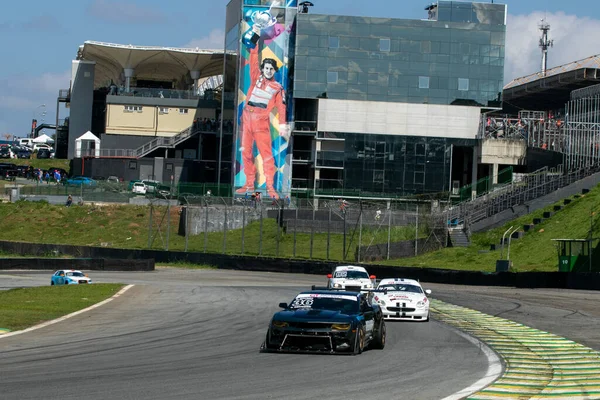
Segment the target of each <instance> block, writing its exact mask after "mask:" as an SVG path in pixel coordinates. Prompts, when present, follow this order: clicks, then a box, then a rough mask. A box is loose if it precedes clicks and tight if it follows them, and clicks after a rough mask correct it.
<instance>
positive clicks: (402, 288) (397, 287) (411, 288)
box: [379, 283, 423, 293]
mask: <svg viewBox="0 0 600 400" xmlns="http://www.w3.org/2000/svg"><path fill="white" fill-rule="evenodd" d="M379 290H387V291H399V292H409V293H423V290H421V288H420V287H418V286H415V285H407V284H404V283H398V284H394V285H383V286H380V287H379Z"/></svg>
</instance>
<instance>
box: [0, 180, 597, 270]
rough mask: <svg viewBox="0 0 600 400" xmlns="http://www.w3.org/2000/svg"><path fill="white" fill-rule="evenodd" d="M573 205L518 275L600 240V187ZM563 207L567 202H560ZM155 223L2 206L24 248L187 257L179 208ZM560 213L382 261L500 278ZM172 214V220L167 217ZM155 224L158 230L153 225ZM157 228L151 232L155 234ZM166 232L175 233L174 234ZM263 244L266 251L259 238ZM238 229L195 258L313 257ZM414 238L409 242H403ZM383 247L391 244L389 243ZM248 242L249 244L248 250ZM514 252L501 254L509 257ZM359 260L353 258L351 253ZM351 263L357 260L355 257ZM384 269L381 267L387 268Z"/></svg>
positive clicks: (268, 228)
mask: <svg viewBox="0 0 600 400" xmlns="http://www.w3.org/2000/svg"><path fill="white" fill-rule="evenodd" d="M571 199H572V202H571V203H570V204H568V205H566V206H564V208H563V209H562V210H561V211H558V212H556V213H555V214H554V215H553V216H552V217H551V218H550V219H547V220H545V221H543V222H542V223H541V224H539V225H536V226H535V228H534V229H533V230H531V231H530V232H528V233H526V234H525V235H524V237H523V238H521V239H518V240H514V239H513V240H512V242H511V247H510V259H511V260H512V261H513V266H514V270H515V271H556V270H557V269H558V253H557V248H556V244H555V242H553V241H552V239H557V238H561V239H565V238H568V239H583V238H586V237H587V236H588V233H589V230H590V225H592V231H593V236H594V237H596V236H598V233H599V230H600V222H599V221H598V211H599V210H600V187H596V188H594V189H592V190H591V191H590V192H589V193H587V194H586V195H579V196H574V197H571ZM558 204H560V205H562V204H563V202H560V203H558ZM152 210H153V213H152V218H150V207H148V206H136V205H105V206H98V205H85V206H73V207H69V208H67V207H64V206H60V205H51V204H48V203H46V202H27V201H20V202H17V203H14V204H13V203H6V202H3V203H0V220H1V221H2V229H1V230H0V240H11V241H25V242H36V243H54V244H74V245H87V246H105V247H115V248H135V249H143V248H148V247H150V248H153V249H167V248H168V249H169V250H177V251H183V250H184V249H185V248H186V240H185V237H183V236H180V235H178V234H177V232H178V227H179V218H180V215H179V208H178V207H171V208H170V209H168V210H167V208H166V207H154V208H153V209H152ZM552 210H553V206H549V207H547V208H546V209H543V210H538V211H536V212H534V213H532V214H530V215H528V216H525V217H522V218H519V219H517V220H514V221H511V222H510V223H508V224H506V225H505V226H503V227H500V228H496V229H493V230H490V231H488V232H485V233H479V234H475V235H473V237H472V238H471V241H472V245H471V246H470V247H468V248H446V249H442V250H440V251H436V252H433V253H428V254H425V255H422V256H419V257H414V258H403V259H396V260H390V261H387V262H383V263H384V264H388V265H398V266H415V267H429V268H444V269H454V270H481V271H489V272H492V271H495V265H496V260H497V259H500V258H501V257H500V256H501V250H500V246H498V250H495V251H490V246H491V245H492V244H498V245H499V244H500V240H501V237H502V234H503V233H504V232H505V231H506V230H507V229H508V228H509V227H510V226H514V227H517V226H521V227H522V226H523V225H525V224H530V223H531V222H532V221H533V219H534V218H539V217H542V215H543V213H544V211H552ZM167 211H168V213H167ZM150 224H151V225H150ZM150 226H151V228H150ZM167 227H170V230H169V231H168V232H167ZM261 229H262V233H263V238H264V239H263V241H262V244H261V241H260V240H259V238H260V232H261ZM243 234H244V240H243V241H242V231H241V229H238V230H231V231H228V232H227V235H223V232H213V233H210V234H209V235H207V236H206V237H205V236H204V235H203V234H200V235H197V236H191V237H189V238H188V243H187V248H188V250H189V251H198V252H201V251H204V249H206V250H207V251H209V252H218V253H221V252H226V253H229V254H241V253H242V246H243V249H244V254H249V255H259V254H261V255H263V256H273V257H276V256H279V257H285V258H291V257H292V254H293V251H294V246H295V248H296V256H297V257H298V258H310V257H311V251H310V246H311V244H310V242H311V240H310V235H309V234H300V233H298V234H297V235H296V237H294V235H293V234H292V233H289V232H288V233H287V234H284V233H283V232H281V231H280V230H279V229H278V227H277V224H276V223H275V221H274V220H265V221H264V223H263V226H262V228H261V226H260V224H259V223H258V222H254V223H251V224H249V225H248V226H247V227H246V228H245V230H244V232H243ZM405 235H406V236H407V237H403V236H405ZM410 235H414V233H412V232H406V233H403V232H395V234H394V237H393V238H392V240H403V239H408V238H410ZM377 241H380V242H384V241H385V238H378V240H377ZM242 243H243V244H242ZM326 243H327V234H318V235H317V234H315V236H314V238H313V245H312V247H313V249H312V258H315V259H327V258H328V254H327V247H326ZM342 247H343V242H342V237H341V235H336V234H331V235H330V249H329V259H330V260H337V261H341V260H342V257H341V254H342ZM507 253H508V246H505V248H504V250H503V251H502V254H503V258H506V255H507ZM350 254H352V252H350ZM350 257H351V256H350ZM380 263H381V262H380Z"/></svg>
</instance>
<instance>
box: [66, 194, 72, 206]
mask: <svg viewBox="0 0 600 400" xmlns="http://www.w3.org/2000/svg"><path fill="white" fill-rule="evenodd" d="M71 204H73V197H72V196H71V195H69V196H68V197H67V202H66V203H65V206H67V207H71Z"/></svg>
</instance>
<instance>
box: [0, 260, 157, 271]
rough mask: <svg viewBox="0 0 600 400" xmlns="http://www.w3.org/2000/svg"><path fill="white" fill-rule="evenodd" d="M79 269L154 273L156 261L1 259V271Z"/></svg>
mask: <svg viewBox="0 0 600 400" xmlns="http://www.w3.org/2000/svg"><path fill="white" fill-rule="evenodd" d="M10 269H35V270H51V271H56V270H59V269H79V270H92V271H154V260H153V259H146V260H119V259H109V258H0V270H10Z"/></svg>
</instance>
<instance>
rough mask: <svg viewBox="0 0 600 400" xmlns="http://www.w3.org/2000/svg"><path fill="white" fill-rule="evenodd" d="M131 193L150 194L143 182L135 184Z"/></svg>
mask: <svg viewBox="0 0 600 400" xmlns="http://www.w3.org/2000/svg"><path fill="white" fill-rule="evenodd" d="M131 191H132V192H133V193H135V194H146V193H147V192H148V188H147V187H146V185H145V184H144V183H142V182H135V183H134V184H133V187H132V188H131Z"/></svg>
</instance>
